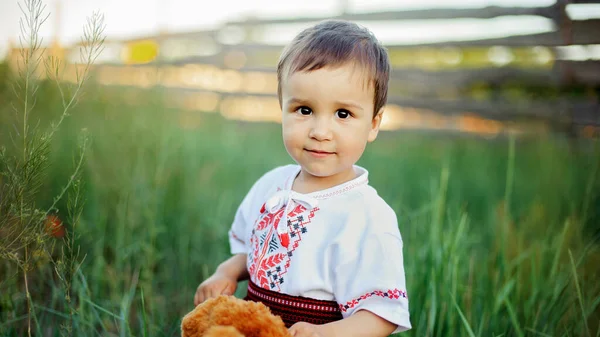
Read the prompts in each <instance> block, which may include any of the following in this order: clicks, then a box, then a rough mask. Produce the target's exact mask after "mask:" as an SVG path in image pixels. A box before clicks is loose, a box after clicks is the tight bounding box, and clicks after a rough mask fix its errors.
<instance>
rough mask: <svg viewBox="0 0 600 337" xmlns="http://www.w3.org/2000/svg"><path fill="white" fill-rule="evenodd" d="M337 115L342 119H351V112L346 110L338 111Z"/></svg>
mask: <svg viewBox="0 0 600 337" xmlns="http://www.w3.org/2000/svg"><path fill="white" fill-rule="evenodd" d="M335 114H336V115H337V116H338V117H339V118H342V119H346V118H348V117H350V111H348V110H345V109H340V110H338V111H336V112H335Z"/></svg>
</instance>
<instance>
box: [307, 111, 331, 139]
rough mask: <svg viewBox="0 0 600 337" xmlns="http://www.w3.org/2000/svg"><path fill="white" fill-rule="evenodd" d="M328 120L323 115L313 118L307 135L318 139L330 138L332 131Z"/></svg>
mask: <svg viewBox="0 0 600 337" xmlns="http://www.w3.org/2000/svg"><path fill="white" fill-rule="evenodd" d="M330 122H331V121H330V119H328V118H326V117H325V116H323V117H317V118H314V119H313V123H312V125H311V128H310V132H309V134H308V136H309V137H310V138H312V139H315V140H318V141H325V140H331V139H332V131H331V125H330Z"/></svg>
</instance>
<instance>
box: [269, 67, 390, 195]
mask: <svg viewBox="0 0 600 337" xmlns="http://www.w3.org/2000/svg"><path fill="white" fill-rule="evenodd" d="M373 101H374V89H373V86H372V85H367V82H366V78H365V77H364V74H363V71H362V69H360V68H358V67H355V66H354V65H353V64H346V65H343V66H341V67H337V68H330V67H325V68H321V69H319V70H315V71H311V72H296V73H293V74H291V75H289V76H288V77H287V79H285V80H284V81H283V83H281V102H282V114H283V116H282V129H283V141H284V144H285V148H286V150H287V152H288V153H289V154H290V156H291V157H292V158H293V159H294V160H295V161H296V162H297V163H298V164H299V165H300V166H302V173H301V174H305V175H306V174H308V175H309V176H310V177H319V178H327V180H328V182H329V183H328V184H329V185H332V184H339V183H342V182H344V181H346V180H348V179H352V178H353V177H354V170H353V168H352V166H353V165H354V164H355V163H356V162H357V161H358V159H359V158H360V157H361V155H362V154H363V151H364V149H365V147H366V145H367V142H372V141H373V140H375V138H376V137H377V133H378V131H379V125H380V123H381V113H378V114H377V116H375V118H373Z"/></svg>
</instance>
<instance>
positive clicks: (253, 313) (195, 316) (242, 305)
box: [181, 295, 291, 337]
mask: <svg viewBox="0 0 600 337" xmlns="http://www.w3.org/2000/svg"><path fill="white" fill-rule="evenodd" d="M181 336H182V337H217V336H218V337H291V335H290V333H289V331H288V329H287V328H286V327H285V324H284V323H283V321H282V320H281V317H279V316H276V315H273V314H272V313H271V311H270V310H269V308H268V307H267V306H265V305H264V304H262V303H258V302H253V301H246V300H242V299H238V298H236V297H234V296H226V295H221V296H218V297H215V298H211V299H209V300H206V301H205V302H203V303H201V304H199V305H198V306H196V308H194V310H192V311H191V312H189V313H188V314H186V315H185V316H184V317H183V320H182V322H181Z"/></svg>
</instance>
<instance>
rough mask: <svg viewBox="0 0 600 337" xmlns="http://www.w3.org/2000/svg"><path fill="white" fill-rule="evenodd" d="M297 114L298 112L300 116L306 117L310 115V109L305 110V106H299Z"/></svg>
mask: <svg viewBox="0 0 600 337" xmlns="http://www.w3.org/2000/svg"><path fill="white" fill-rule="evenodd" d="M296 111H297V112H299V113H300V114H301V115H304V116H308V115H310V114H311V113H312V110H311V109H310V108H307V107H305V106H301V107H299V108H298V109H296Z"/></svg>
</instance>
